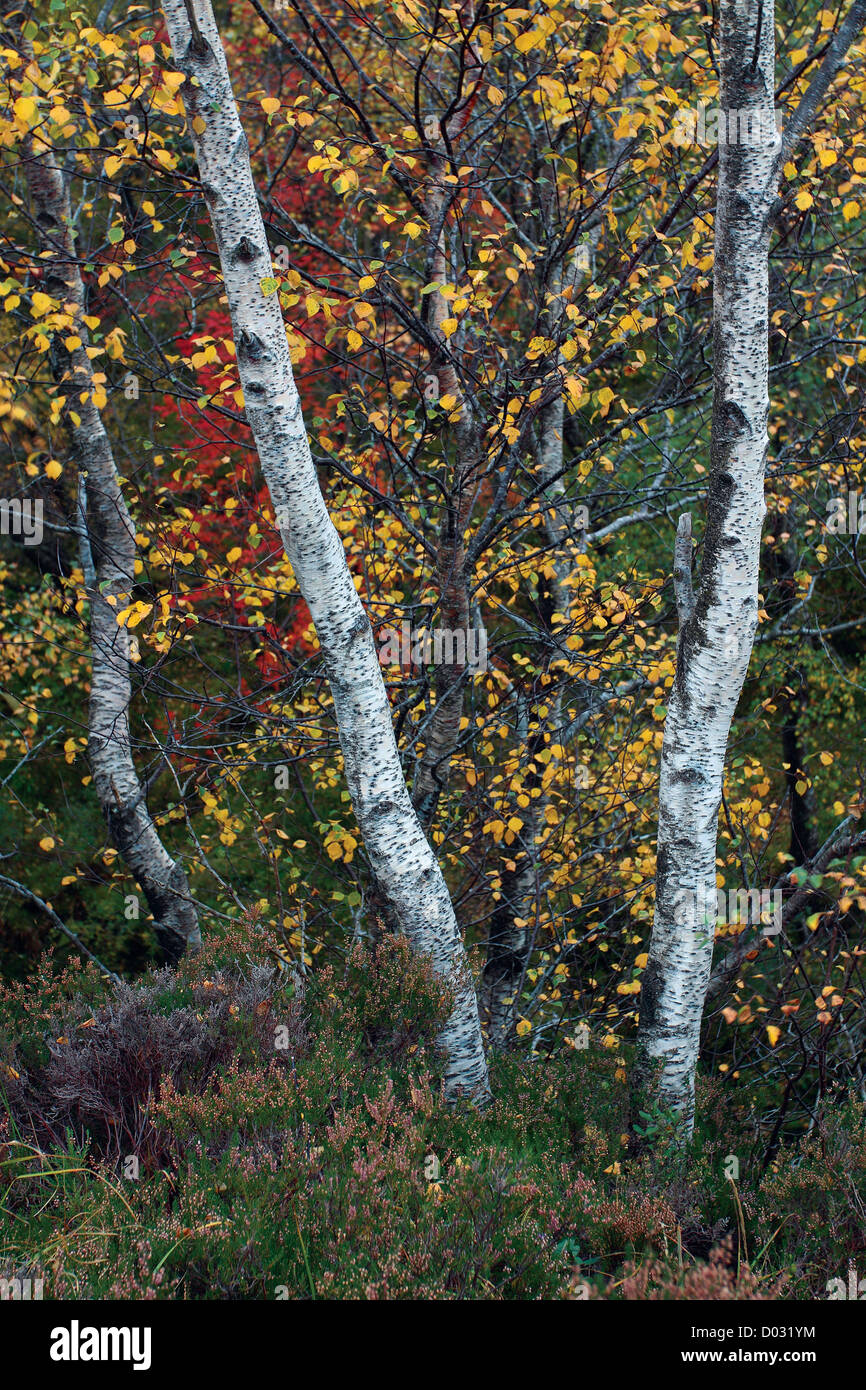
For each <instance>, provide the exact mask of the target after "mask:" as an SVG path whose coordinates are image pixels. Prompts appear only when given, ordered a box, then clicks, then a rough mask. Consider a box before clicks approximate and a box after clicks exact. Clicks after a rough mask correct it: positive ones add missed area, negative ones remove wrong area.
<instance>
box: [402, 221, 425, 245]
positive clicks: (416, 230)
mask: <svg viewBox="0 0 866 1390" xmlns="http://www.w3.org/2000/svg"><path fill="white" fill-rule="evenodd" d="M403 231H404V232H405V233H406V235H407V236H408V237H411V238H412V240H413V241H414V240H415V238H416V237H419V236H420V235H421V232H422V231H423V228H422V227H419V226H418V223H417V222H407V223H406V226H405V227H404V228H403Z"/></svg>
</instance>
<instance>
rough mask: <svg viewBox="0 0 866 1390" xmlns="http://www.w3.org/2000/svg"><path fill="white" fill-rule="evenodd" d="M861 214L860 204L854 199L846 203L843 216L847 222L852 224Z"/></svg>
mask: <svg viewBox="0 0 866 1390" xmlns="http://www.w3.org/2000/svg"><path fill="white" fill-rule="evenodd" d="M859 214H860V204H859V203H856V202H855V201H854V199H853V198H852V199H851V201H850V202H848V203H846V204H845V206H844V207H843V209H842V216H843V217H844V218H845V221H846V222H852V221H853V219H854V218H855V217H858V216H859Z"/></svg>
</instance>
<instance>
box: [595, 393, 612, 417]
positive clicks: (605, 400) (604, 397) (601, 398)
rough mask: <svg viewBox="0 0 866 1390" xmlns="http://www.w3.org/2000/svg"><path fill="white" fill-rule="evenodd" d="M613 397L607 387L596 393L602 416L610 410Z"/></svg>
mask: <svg viewBox="0 0 866 1390" xmlns="http://www.w3.org/2000/svg"><path fill="white" fill-rule="evenodd" d="M613 398H614V395H613V392H612V391H611V389H610V387H609V386H603V387H602V388H601V390H600V391H599V393H598V403H599V405H600V406H601V413H602V415H606V414H607V412H608V411H609V410H610V407H611V402H612V401H613Z"/></svg>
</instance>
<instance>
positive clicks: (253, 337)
mask: <svg viewBox="0 0 866 1390" xmlns="http://www.w3.org/2000/svg"><path fill="white" fill-rule="evenodd" d="M237 347H238V357H239V358H243V359H244V360H245V361H247V362H261V361H262V359H263V358H264V357H265V345H264V343H263V342H262V340H261V338H260V337H259V336H258V334H256V333H250V332H248V330H247V329H246V328H242V329H241V331H240V333H239V334H238V343H237ZM247 389H248V390H250V391H264V389H265V388H264V386H262V385H255V384H252V383H251V384H250V386H249V387H248V388H247Z"/></svg>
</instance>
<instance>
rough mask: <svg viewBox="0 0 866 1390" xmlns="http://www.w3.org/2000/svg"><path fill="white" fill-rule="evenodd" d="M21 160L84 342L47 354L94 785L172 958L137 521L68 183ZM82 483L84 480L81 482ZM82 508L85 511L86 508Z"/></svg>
mask: <svg viewBox="0 0 866 1390" xmlns="http://www.w3.org/2000/svg"><path fill="white" fill-rule="evenodd" d="M24 162H25V166H26V172H27V178H28V182H29V186H30V192H31V196H32V199H33V210H34V215H35V220H36V225H37V228H38V233H39V240H40V251H41V252H42V253H43V255H42V259H41V260H40V264H41V265H43V266H44V267H45V281H44V283H45V287H46V289H47V290H48V292H49V293H50V294H52V295H54V296H55V297H56V298H58V299H59V300H60V302H61V303H62V304H65V305H66V306H67V308H68V310H69V311H70V312H71V313H72V314H73V317H74V320H75V333H76V334H77V336H78V338H79V339H80V346H79V347H76V348H74V349H73V350H72V351H71V352H69V351H67V350H66V348H65V347H63V346H61V344H60V342H59V339H60V336H61V335H60V334H57V335H56V336H55V341H54V344H53V346H52V351H51V359H52V367H53V371H54V375H55V379H56V380H57V382H58V385H59V386H60V387H61V390H62V391H63V393H64V394H65V396H66V398H67V403H66V407H65V412H64V414H65V421H66V425H67V428H68V431H69V438H70V445H71V454H72V458H73V460H74V461H75V463H76V465H77V468H78V477H79V503H78V510H79V522H80V529H81V532H82V534H81V538H80V540H81V544H80V549H81V554H82V568H83V570H84V573H85V583H86V586H87V590H88V598H89V600H90V643H91V653H92V662H93V668H92V675H91V683H90V702H89V716H88V723H89V741H88V757H89V760H90V767H91V771H92V773H93V784H94V787H95V789H96V795H97V797H98V799H99V804H100V806H101V807H102V811H103V814H104V816H105V819H106V822H107V824H108V829H109V832H110V834H111V838H112V840H113V841H114V843H115V845H116V846H117V849H118V851H119V852H120V854H121V856H122V857H123V859H124V860H125V862H126V864H127V866H128V868H129V869H130V871H131V872H132V874H133V875H134V877H135V878H136V880H137V882H138V883H139V885H140V887H141V889H142V892H143V893H144V896H145V898H146V899H147V903H148V906H149V907H150V910H151V911H152V913H153V916H154V929H155V932H156V936H157V939H158V941H159V943H160V945H161V947H162V949H163V951H164V953H165V955H166V957H167V959H168V960H170V961H172V962H176V961H177V960H179V959H180V957H181V956H182V955H183V954H184V952H185V951H197V950H198V949H199V947H200V946H201V933H200V931H199V926H198V914H197V912H196V908H195V904H194V903H193V901H192V898H191V896H190V891H189V884H188V882H187V877H186V873H185V872H184V868H183V865H182V863H181V862H180V860H176V859H173V858H172V856H171V855H170V854H169V852H168V850H167V849H166V848H165V846H164V845H163V843H162V841H161V839H160V837H159V832H158V831H157V829H156V826H155V825H154V823H153V820H152V819H151V816H150V813H149V811H148V809H147V805H146V803H145V797H144V791H143V789H142V786H141V782H140V781H139V777H138V773H137V771H136V767H135V762H134V760H133V756H132V745H131V741H130V730H129V703H130V699H131V696H132V684H131V680H130V646H129V633H128V631H127V629H126V628H125V627H119V626H118V623H117V616H116V615H117V613H118V612H120V610H121V609H122V608H123V607H124V606H125V603H126V602H128V601H129V600H128V599H127V598H126V597H125V596H127V595H130V594H131V593H132V589H133V585H134V582H135V578H134V575H135V527H134V526H133V524H132V521H131V519H130V516H129V513H128V511H127V509H126V503H125V501H124V498H123V493H122V491H121V488H120V483H119V480H118V476H117V469H116V467H115V462H114V455H113V453H112V449H111V441H110V440H109V438H108V435H107V433H106V431H105V427H104V425H103V423H102V416H101V414H100V411H99V409H98V407H97V405H96V403H95V399H94V393H95V391H96V383H95V382H94V379H93V368H92V366H91V362H90V358H89V357H88V355H87V346H88V342H89V335H88V332H87V326H86V324H85V323H84V320H83V315H84V307H85V306H84V286H83V284H82V280H81V273H80V270H79V268H78V260H77V256H76V251H75V243H74V239H73V236H72V228H71V223H70V208H69V191H68V188H67V185H66V179H65V177H64V174H63V172H62V171H61V170H60V169H59V168H58V166H57V164H56V163H55V161H54V158H53V156H52V154H51V151H50V150H49V149H48V148H47V147H46V148H44V149H42V148H39V147H38V145H37V138H36V137H34V138H33V139H31V141H30V142H29V144H28V147H27V150H26V153H25V157H24ZM82 484H83V487H82ZM85 513H86V514H85Z"/></svg>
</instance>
